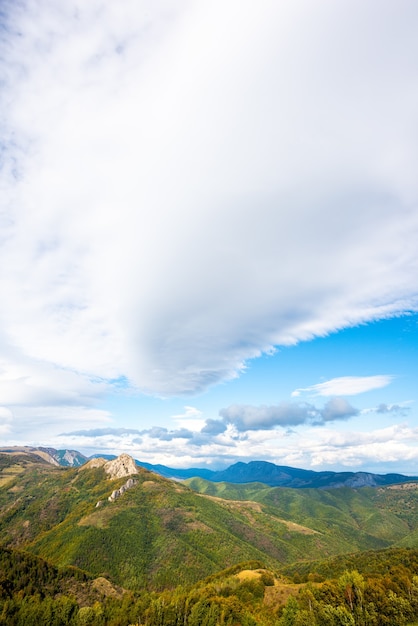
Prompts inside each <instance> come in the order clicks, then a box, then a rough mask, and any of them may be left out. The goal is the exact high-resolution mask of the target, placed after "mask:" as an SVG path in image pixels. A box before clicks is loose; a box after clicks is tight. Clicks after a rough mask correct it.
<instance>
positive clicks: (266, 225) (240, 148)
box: [0, 0, 418, 402]
mask: <svg viewBox="0 0 418 626" xmlns="http://www.w3.org/2000/svg"><path fill="white" fill-rule="evenodd" d="M6 13H7V14H8V22H7V32H6V33H4V35H3V43H2V46H3V55H2V56H3V57H4V59H5V61H2V62H1V67H0V69H1V71H2V72H5V84H4V87H3V99H2V109H3V114H4V115H5V122H4V124H3V128H2V130H3V131H4V133H3V135H4V137H5V139H6V144H5V146H4V149H3V157H4V159H5V166H4V168H3V171H2V173H3V181H2V196H3V198H4V201H3V207H4V209H3V211H4V212H3V213H2V214H1V216H0V220H1V225H2V227H3V226H4V229H3V233H4V235H2V237H3V246H2V248H1V251H0V265H1V267H2V268H3V271H2V273H1V276H0V293H1V294H2V302H4V303H7V306H3V307H2V310H1V312H0V328H1V329H2V331H3V333H4V340H5V342H7V343H8V344H12V345H13V346H15V348H16V349H19V350H20V351H21V353H22V354H23V355H24V356H25V358H26V359H28V360H31V362H32V363H37V364H44V365H42V367H52V368H58V370H65V371H69V370H70V371H72V372H75V373H76V374H75V375H77V376H79V379H78V380H79V384H80V388H81V389H84V387H85V384H86V382H85V381H86V376H87V379H91V378H92V377H93V378H95V377H99V378H105V379H113V378H117V377H119V376H122V375H123V376H126V377H127V378H128V379H129V381H130V382H131V384H133V385H136V386H138V387H139V388H140V389H142V390H144V391H149V392H152V393H157V394H162V395H164V394H172V393H193V392H196V391H199V390H202V389H204V388H206V387H207V386H208V385H211V384H213V383H217V382H219V381H221V380H224V379H229V378H232V377H234V376H236V375H237V374H239V372H240V371H241V370H242V368H243V367H244V364H245V361H246V360H247V359H250V358H253V357H257V356H259V355H260V354H261V353H262V352H263V351H267V350H269V349H271V346H274V345H280V344H282V345H289V344H293V343H295V342H297V341H300V340H304V339H309V338H311V337H313V336H317V335H324V334H326V333H329V332H332V331H334V330H336V329H339V328H343V327H347V326H350V325H354V324H358V323H360V322H364V321H367V320H372V319H376V318H379V317H382V316H385V315H391V314H395V313H398V312H402V311H404V310H409V309H417V308H418V296H417V287H416V285H417V277H418V256H417V253H416V241H417V240H418V237H417V235H418V213H417V211H416V204H417V201H418V182H417V177H416V163H417V157H418V150H417V147H418V144H417V134H416V130H417V113H416V112H417V110H418V88H417V85H418V62H417V60H418V40H417V38H416V33H415V31H414V28H413V25H414V24H416V20H417V18H418V6H417V4H416V3H415V2H413V1H412V0H402V10H400V9H399V7H395V6H394V5H393V3H392V2H389V1H388V0H387V1H383V2H379V4H378V5H377V3H376V2H374V1H372V0H363V1H362V2H357V1H355V2H352V1H351V0H350V1H348V0H343V1H342V2H338V3H331V2H328V1H327V0H321V1H320V2H319V3H315V5H313V4H312V3H311V2H310V0H309V1H308V0H297V1H296V2H292V3H283V2H280V3H276V2H266V3H262V4H261V5H257V6H255V5H254V3H252V2H249V1H246V0H244V1H241V0H240V1H239V2H238V0H237V1H233V2H230V3H221V2H219V1H215V2H211V3H188V2H184V3H180V4H179V3H174V2H173V3H171V2H161V1H157V2H152V3H151V2H141V3H138V2H136V1H134V0H126V2H123V3H109V2H104V1H103V2H102V1H101V0H95V1H94V2H92V3H88V5H86V4H85V3H81V2H78V1H76V0H72V1H70V2H69V3H65V4H63V5H61V4H59V5H58V4H57V3H53V2H52V1H51V0H38V1H36V2H25V1H23V2H21V3H17V4H16V5H12V4H11V3H8V4H7V6H6ZM360 25H361V26H360ZM17 32H19V36H17V35H16V34H15V33H17ZM354 42H355V43H354ZM5 268H6V269H5ZM0 340H1V338H0ZM14 363H15V361H14V357H13V355H11V356H10V358H9V364H8V365H7V368H10V369H12V368H13V367H14ZM45 364H46V365H45ZM372 378H373V379H376V384H377V377H370V378H369V380H368V383H367V384H371V382H372V381H371V379H372ZM379 378H380V379H381V383H382V384H380V385H377V386H383V385H384V384H388V382H389V377H379ZM25 380H26V381H22V382H21V385H22V386H21V389H23V390H24V393H27V394H28V396H27V397H28V402H29V401H30V393H29V391H28V379H25ZM31 380H32V383H31V384H30V385H29V387H30V391H31V393H34V389H35V387H36V385H35V383H34V382H33V380H34V379H33V378H32V379H31ZM337 380H338V379H337ZM343 380H344V379H343ZM360 380H363V381H364V380H365V379H364V378H361V379H360V378H358V377H354V378H353V379H351V383H352V386H351V387H350V384H348V382H347V379H345V383H346V384H345V385H344V384H343V387H344V389H348V391H349V392H350V389H351V392H352V393H354V391H353V389H354V388H355V385H356V382H355V381H358V382H359V381H360ZM340 381H341V379H340ZM385 381H386V382H385ZM329 383H332V381H329ZM19 384H20V383H19ZM326 384H327V383H324V384H323V386H322V387H321V386H318V385H317V386H314V387H312V388H310V390H313V391H314V392H316V393H320V395H329V393H330V390H331V388H332V385H331V387H329V388H328V390H327V388H326ZM365 384H366V383H365ZM367 384H366V387H367ZM335 385H336V383H335ZM359 385H360V387H361V384H360V382H359ZM367 388H371V387H367ZM374 388H377V387H374ZM361 390H365V389H363V388H361V389H360V391H361ZM334 393H344V394H346V393H347V391H343V392H342V391H337V392H336V391H335V386H334V390H333V391H332V394H334ZM355 393H359V391H355ZM35 396H36V394H35V395H33V397H32V399H33V401H35V399H36V401H38V402H39V400H40V398H38V397H37V396H36V398H35Z"/></svg>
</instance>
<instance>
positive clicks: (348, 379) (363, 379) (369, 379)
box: [292, 374, 394, 397]
mask: <svg viewBox="0 0 418 626" xmlns="http://www.w3.org/2000/svg"><path fill="white" fill-rule="evenodd" d="M393 379H394V376H392V375H389V374H385V375H378V376H342V377H340V378H332V379H331V380H327V381H326V382H324V383H318V384H317V385H311V386H310V387H304V388H299V389H295V391H293V392H292V396H293V397H297V396H300V395H301V394H302V393H308V394H312V395H316V396H356V395H357V394H359V393H365V392H366V391H372V390H373V389H381V388H382V387H387V385H389V384H390V383H391V382H392V380H393Z"/></svg>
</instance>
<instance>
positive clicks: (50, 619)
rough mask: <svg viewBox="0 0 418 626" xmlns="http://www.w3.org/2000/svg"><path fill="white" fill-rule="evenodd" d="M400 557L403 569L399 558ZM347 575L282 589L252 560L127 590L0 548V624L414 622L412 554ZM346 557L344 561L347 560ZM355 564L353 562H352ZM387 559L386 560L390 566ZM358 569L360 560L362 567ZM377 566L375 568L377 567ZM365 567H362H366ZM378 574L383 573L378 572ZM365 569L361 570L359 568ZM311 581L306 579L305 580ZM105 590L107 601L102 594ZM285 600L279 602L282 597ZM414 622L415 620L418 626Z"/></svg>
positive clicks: (326, 625) (417, 600) (376, 625)
mask: <svg viewBox="0 0 418 626" xmlns="http://www.w3.org/2000/svg"><path fill="white" fill-rule="evenodd" d="M402 555H403V556H404V562H405V564H403V563H402V562H401V557H402ZM369 557H370V558H369V563H370V564H371V565H370V568H371V569H372V570H373V573H367V572H359V571H358V570H356V569H346V570H345V571H343V572H342V573H339V574H338V575H335V576H334V577H330V578H327V579H325V580H321V581H319V580H317V579H316V580H315V576H316V577H317V578H318V574H315V572H313V575H312V576H311V580H310V582H307V583H303V584H298V585H296V584H294V583H290V582H289V583H288V584H286V583H285V582H284V581H283V579H281V578H280V576H274V575H273V573H272V572H270V571H268V570H265V569H263V566H262V563H260V562H257V561H252V562H246V563H241V564H239V565H237V566H234V567H232V568H230V569H228V570H225V571H223V572H220V573H218V574H215V575H213V576H211V577H209V578H207V579H205V580H204V581H202V582H200V583H198V584H195V585H190V586H179V587H177V588H175V589H173V590H166V591H163V592H156V591H149V590H145V589H144V590H142V591H140V592H137V593H134V592H128V591H123V590H121V589H118V588H116V587H114V586H112V585H110V584H108V587H107V590H106V585H104V587H102V588H101V589H100V587H97V584H96V583H97V581H94V579H93V578H92V577H91V576H90V575H89V574H87V573H86V572H83V571H81V570H78V569H76V568H72V567H70V568H62V569H58V568H56V567H54V566H53V565H51V564H49V563H47V562H46V561H44V560H43V559H40V558H37V557H35V556H33V555H31V554H27V553H24V552H18V551H15V550H10V549H5V548H0V625H1V626H39V625H40V624H48V626H80V625H92V626H129V625H139V624H141V625H142V626H180V625H181V626H222V625H224V626H405V625H406V624H410V623H413V621H414V620H415V619H416V618H417V616H418V575H417V574H418V572H417V571H416V568H417V565H418V563H417V559H416V557H417V553H416V551H407V550H406V551H401V550H399V551H391V552H390V554H389V551H387V552H386V551H385V554H384V555H381V557H380V561H379V557H378V556H377V554H372V553H370V554H369ZM347 558H349V557H347ZM352 558H354V557H352ZM391 560H392V562H391ZM360 563H361V561H360ZM378 563H379V564H378ZM364 565H365V564H364ZM379 567H380V568H381V572H380V573H378V572H377V571H376V570H377V569H379ZM365 569H367V567H365ZM308 577H309V576H308ZM103 589H105V590H106V593H107V595H105V593H104V592H103ZM285 597H287V598H288V599H287V602H286V603H285V604H284V602H285V600H284V598H285ZM417 623H418V622H417Z"/></svg>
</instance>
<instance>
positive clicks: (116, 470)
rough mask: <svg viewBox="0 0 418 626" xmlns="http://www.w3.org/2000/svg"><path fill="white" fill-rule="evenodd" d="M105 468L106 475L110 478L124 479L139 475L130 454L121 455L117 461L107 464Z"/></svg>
mask: <svg viewBox="0 0 418 626" xmlns="http://www.w3.org/2000/svg"><path fill="white" fill-rule="evenodd" d="M103 468H104V470H105V472H106V474H109V478H123V477H124V476H130V475H131V474H138V473H139V470H138V468H137V466H136V464H135V461H134V459H133V458H132V457H131V456H129V454H121V455H120V456H118V458H117V459H114V460H113V461H108V462H107V463H105V464H104V465H103Z"/></svg>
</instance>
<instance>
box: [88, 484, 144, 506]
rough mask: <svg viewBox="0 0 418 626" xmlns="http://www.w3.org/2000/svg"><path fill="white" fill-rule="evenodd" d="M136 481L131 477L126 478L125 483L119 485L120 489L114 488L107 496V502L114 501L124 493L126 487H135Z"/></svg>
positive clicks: (126, 489)
mask: <svg viewBox="0 0 418 626" xmlns="http://www.w3.org/2000/svg"><path fill="white" fill-rule="evenodd" d="M137 482H138V481H136V480H134V479H133V478H128V480H127V481H126V483H125V484H124V485H122V487H120V489H115V490H114V491H112V493H111V494H110V496H109V497H108V500H109V502H114V501H115V500H117V499H118V498H120V497H121V496H122V495H123V494H124V493H125V491H128V489H132V487H135V485H136V484H137ZM97 504H99V503H97ZM96 506H97V505H96Z"/></svg>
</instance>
